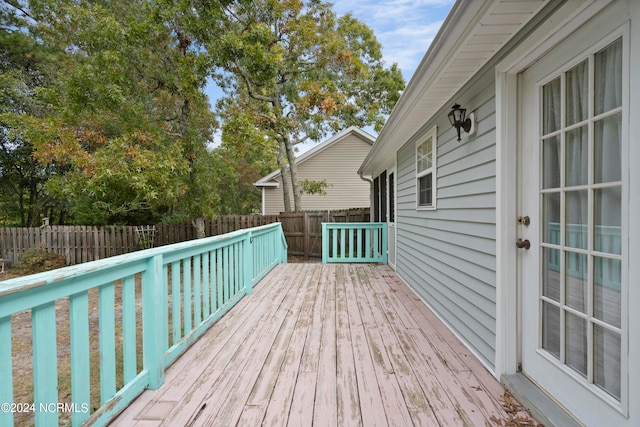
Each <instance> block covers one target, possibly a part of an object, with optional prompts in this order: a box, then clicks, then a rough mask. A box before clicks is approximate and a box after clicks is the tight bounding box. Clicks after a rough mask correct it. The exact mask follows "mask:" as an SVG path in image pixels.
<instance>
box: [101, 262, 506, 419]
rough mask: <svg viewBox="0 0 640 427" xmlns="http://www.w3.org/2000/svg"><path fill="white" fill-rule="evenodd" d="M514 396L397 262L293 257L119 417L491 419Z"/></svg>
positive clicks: (497, 416) (500, 415) (498, 416)
mask: <svg viewBox="0 0 640 427" xmlns="http://www.w3.org/2000/svg"><path fill="white" fill-rule="evenodd" d="M503 393H504V389H503V388H502V386H501V385H500V384H499V383H498V382H497V381H496V380H495V379H494V378H493V376H492V375H491V374H490V373H489V372H488V371H487V370H486V369H485V368H484V366H482V364H481V363H480V362H479V361H478V360H477V359H475V358H474V357H473V356H472V355H471V353H470V352H469V351H468V350H467V349H466V347H465V346H464V345H463V344H462V343H460V341H458V340H457V338H456V337H455V336H454V335H453V334H452V333H451V332H450V331H449V330H448V329H447V328H446V326H445V325H443V324H442V323H441V322H440V321H439V320H438V318H437V317H436V316H435V315H434V314H433V313H432V312H431V311H430V310H429V309H428V308H427V307H426V306H425V305H424V304H423V303H422V302H421V301H420V300H419V299H418V298H417V297H416V295H415V294H414V293H413V292H412V291H411V290H410V289H408V288H407V287H406V286H405V285H404V284H403V283H402V282H401V281H400V279H398V277H397V276H395V274H394V273H393V271H392V270H391V269H390V268H389V267H387V266H377V265H324V266H323V265H321V264H287V265H281V266H278V267H276V268H275V269H274V270H273V271H272V272H271V273H270V274H269V275H268V276H267V277H265V279H264V280H263V281H262V282H261V283H260V284H258V285H257V286H256V287H255V288H254V293H253V294H252V295H250V296H248V297H245V298H244V299H243V300H241V301H240V303H238V305H237V306H236V307H234V308H233V309H232V310H231V311H230V312H229V313H228V314H227V315H225V316H224V317H223V318H222V319H220V321H218V323H216V324H215V325H214V326H213V327H212V328H211V329H210V330H209V331H207V332H206V333H205V334H204V335H203V336H202V337H201V338H200V340H198V342H196V343H195V344H194V345H193V346H192V347H191V348H190V349H189V350H188V351H187V352H186V353H185V354H184V355H183V356H182V357H181V358H179V359H178V360H177V361H176V362H175V363H174V364H173V366H171V367H170V368H169V369H168V370H167V372H166V374H165V384H164V385H163V386H162V387H161V388H160V389H159V390H148V391H146V392H144V393H143V394H142V395H141V396H140V397H139V398H138V399H137V400H136V401H135V402H134V403H133V404H132V405H130V406H129V407H128V408H127V409H126V410H125V411H124V412H123V413H122V414H120V416H119V417H118V418H117V419H116V420H115V421H114V422H113V423H112V425H114V426H133V425H136V426H139V427H140V426H159V425H166V426H174V425H203V426H204V425H224V426H231V425H242V426H257V425H267V426H284V425H290V426H305V425H309V426H310V425H326V426H363V425H364V426H375V425H382V426H386V425H399V426H407V425H424V426H447V425H451V426H461V425H469V426H476V425H487V426H489V425H495V422H493V421H492V420H491V418H492V417H493V418H494V419H498V420H508V419H509V417H510V414H508V413H506V412H505V411H504V409H503V407H502V404H501V402H500V400H499V398H500V397H501V396H502V394H503Z"/></svg>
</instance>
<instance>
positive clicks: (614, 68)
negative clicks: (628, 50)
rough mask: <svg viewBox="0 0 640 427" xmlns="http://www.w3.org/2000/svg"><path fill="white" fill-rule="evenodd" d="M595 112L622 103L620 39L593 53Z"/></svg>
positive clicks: (601, 111)
mask: <svg viewBox="0 0 640 427" xmlns="http://www.w3.org/2000/svg"><path fill="white" fill-rule="evenodd" d="M594 65H595V72H594V78H595V92H594V93H595V113H596V114H601V113H604V112H607V111H609V110H612V109H614V108H617V107H620V106H621V105H622V39H618V40H617V41H615V42H614V43H612V44H610V45H609V46H607V47H606V48H604V49H602V50H601V51H600V52H598V53H596V54H595V60H594Z"/></svg>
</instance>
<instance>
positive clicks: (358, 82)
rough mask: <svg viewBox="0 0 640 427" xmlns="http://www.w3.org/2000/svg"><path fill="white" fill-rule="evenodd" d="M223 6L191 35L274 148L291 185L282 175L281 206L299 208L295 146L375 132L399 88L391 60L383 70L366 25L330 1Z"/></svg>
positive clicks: (260, 0)
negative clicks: (349, 131) (341, 133)
mask: <svg viewBox="0 0 640 427" xmlns="http://www.w3.org/2000/svg"><path fill="white" fill-rule="evenodd" d="M198 5H199V3H198V4H196V10H198V11H200V10H205V9H206V8H203V7H198ZM223 12H224V13H223V14H222V16H218V15H216V16H215V19H214V20H211V21H208V22H206V27H207V30H206V31H205V30H202V31H200V32H198V33H197V34H198V36H199V37H200V38H201V40H202V42H203V44H204V45H205V46H206V48H207V50H208V52H209V54H210V55H211V57H212V62H213V63H214V64H216V65H218V66H219V72H218V74H217V75H216V81H217V82H218V84H219V85H220V86H221V87H222V88H224V90H225V91H226V94H227V97H228V98H231V99H232V101H231V102H230V103H231V104H233V105H238V106H242V107H243V108H244V109H245V110H246V111H245V114H248V115H249V114H250V119H249V121H250V122H251V123H253V124H254V125H255V126H256V127H257V128H258V129H259V130H260V134H261V135H262V136H263V137H265V138H268V139H269V140H270V141H271V142H272V144H274V145H276V146H277V149H278V155H277V159H278V165H279V166H280V169H281V171H283V173H290V174H291V182H292V183H293V188H292V189H289V188H288V185H287V180H283V189H284V202H285V209H286V210H288V211H290V210H292V209H295V210H300V209H301V203H300V194H301V190H300V186H299V183H298V178H297V168H296V163H295V153H294V147H295V145H296V144H299V143H301V142H304V141H306V140H307V139H311V140H320V139H321V138H322V137H323V136H325V135H327V133H329V132H336V131H338V130H340V129H344V128H346V127H348V126H352V125H355V126H360V127H366V126H368V125H374V127H375V128H376V130H379V129H380V128H381V126H382V124H383V122H384V119H385V115H386V114H388V113H389V112H390V111H391V108H392V107H393V105H395V103H396V101H397V99H398V98H399V96H400V91H401V90H402V88H403V87H404V81H403V79H402V75H401V73H400V70H399V69H398V68H397V66H396V64H393V65H391V66H390V67H389V68H385V66H384V61H383V60H382V53H381V46H380V44H379V43H378V42H377V40H376V38H375V36H374V34H373V32H372V31H371V29H369V28H368V27H367V26H366V25H365V24H364V23H362V22H361V21H359V20H357V19H356V18H354V17H353V16H351V15H345V16H341V17H339V16H337V15H336V14H335V13H334V12H333V11H332V9H331V4H330V3H325V2H322V1H319V0H311V1H308V2H306V3H305V2H303V1H300V0H286V1H280V0H250V1H232V2H229V3H228V4H226V5H225V7H224V11H223ZM222 106H223V108H224V107H225V104H222ZM290 191H292V192H293V196H294V197H293V199H294V206H293V207H291V206H290V202H289V200H290V199H289V198H290V194H291V193H290Z"/></svg>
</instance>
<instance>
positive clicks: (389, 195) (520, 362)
mask: <svg viewBox="0 0 640 427" xmlns="http://www.w3.org/2000/svg"><path fill="white" fill-rule="evenodd" d="M454 104H460V105H461V106H462V108H466V111H467V117H469V116H472V117H471V121H470V122H469V123H468V124H469V126H468V127H467V129H468V132H466V131H465V130H464V129H462V132H461V141H458V137H457V134H456V129H455V128H454V127H452V124H451V123H450V120H449V118H448V116H449V114H450V113H452V111H453V109H452V106H453V105H454ZM634 112H635V113H640V1H636V0H613V1H610V0H577V1H548V0H546V1H545V0H529V1H512V0H473V1H471V0H459V1H457V2H456V3H455V5H454V6H453V8H452V10H451V12H450V14H449V16H448V17H447V19H446V21H445V22H444V24H443V26H442V28H441V30H440V32H439V33H438V35H437V36H436V38H435V39H434V41H433V43H432V45H431V46H430V47H429V50H428V51H427V53H426V55H425V57H424V58H423V60H422V62H421V63H420V65H419V67H418V69H417V71H416V73H415V75H414V76H413V78H412V79H411V81H410V82H409V84H408V86H407V88H406V89H405V91H404V93H403V95H402V97H401V98H400V100H399V102H398V104H397V105H396V107H395V109H394V110H393V112H392V114H391V116H390V117H389V119H388V121H387V123H386V125H385V126H384V128H383V129H382V131H381V133H380V135H379V136H378V138H377V140H376V143H375V144H374V146H373V148H372V149H371V152H370V153H369V155H368V156H367V158H366V159H365V160H364V162H363V164H362V166H361V168H360V170H359V173H360V174H361V175H363V177H365V178H368V179H374V180H375V183H374V185H373V186H372V187H373V191H372V197H373V203H372V208H373V211H374V215H372V216H374V217H375V218H374V220H375V219H377V220H382V221H386V222H388V223H389V230H390V231H389V241H390V243H389V260H390V263H391V264H392V266H393V267H394V268H395V270H396V272H397V274H398V275H399V276H400V277H401V278H402V280H404V281H405V282H406V283H407V285H409V286H410V287H411V288H412V289H413V290H414V291H415V292H416V294H417V295H418V296H419V297H420V298H422V300H423V301H424V302H425V303H426V304H428V305H429V306H430V307H431V308H432V309H433V310H434V311H435V312H436V313H437V315H438V316H439V317H440V318H441V319H442V320H443V321H444V322H445V323H446V324H447V325H448V326H449V327H450V328H451V329H452V330H453V331H454V332H455V333H456V334H457V335H458V336H459V337H460V339H462V341H463V342H464V343H465V344H466V345H467V347H468V348H469V349H470V351H472V352H473V354H474V355H475V356H476V357H477V358H478V359H479V360H481V361H482V362H483V364H484V365H485V366H486V367H487V369H489V370H490V371H491V372H492V373H493V374H494V375H495V376H496V378H499V379H501V380H502V381H503V382H504V383H505V384H506V385H507V387H509V388H510V389H511V390H513V392H514V393H516V394H517V397H518V398H520V399H524V400H527V399H531V400H532V402H530V403H528V404H530V405H534V406H537V408H538V409H540V412H534V413H535V414H536V415H537V416H538V417H541V420H544V422H545V423H548V424H549V425H552V424H553V423H557V424H559V425H571V424H569V423H570V422H571V421H572V420H571V418H573V419H575V420H579V421H580V422H581V423H584V424H585V425H587V426H640V363H638V361H640V282H639V280H640V279H639V278H640V262H639V261H640V221H637V220H634V218H636V219H637V218H638V212H640V167H638V165H640V137H639V136H638V135H640V120H638V119H637V118H635V117H634V116H633V114H635V113H634ZM382 190H385V191H382ZM634 212H635V213H634ZM540 391H542V393H541V392H540ZM538 397H540V400H537V399H538ZM549 397H550V399H549ZM545 399H546V400H545ZM554 408H555V409H556V410H558V409H559V408H564V410H563V411H562V412H559V413H558V415H556V413H555V412H553V411H554ZM568 414H570V416H568ZM562 417H564V418H562Z"/></svg>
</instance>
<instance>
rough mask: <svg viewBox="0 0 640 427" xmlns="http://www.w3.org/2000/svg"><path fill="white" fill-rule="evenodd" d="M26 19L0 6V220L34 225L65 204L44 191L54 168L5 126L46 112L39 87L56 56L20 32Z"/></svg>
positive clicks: (51, 75)
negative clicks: (35, 156) (43, 163)
mask: <svg viewBox="0 0 640 427" xmlns="http://www.w3.org/2000/svg"><path fill="white" fill-rule="evenodd" d="M10 3H14V2H10ZM16 6H20V5H19V4H18V3H16ZM27 23H28V18H27V17H26V16H25V14H24V13H23V12H21V10H20V9H19V8H17V7H14V6H10V5H9V4H8V3H4V4H2V5H0V223H3V224H7V225H18V226H33V225H39V224H40V219H41V216H53V215H54V214H55V215H56V217H57V219H60V218H64V215H65V209H64V206H63V205H61V204H60V203H57V202H56V201H55V200H53V199H52V198H51V197H50V196H48V195H47V193H46V192H45V191H44V185H45V183H46V181H47V180H48V179H49V177H50V176H52V175H53V174H55V173H57V172H59V171H58V170H57V169H56V168H55V167H51V166H48V167H45V166H43V165H41V164H39V163H38V162H37V161H36V160H35V159H34V157H33V145H32V144H31V142H30V141H28V140H24V139H23V138H20V137H19V136H18V135H15V134H13V133H12V132H11V127H10V126H11V122H12V121H13V120H12V119H14V118H15V117H16V116H20V115H29V116H33V117H44V116H45V115H46V114H47V103H46V102H45V100H44V99H43V97H42V88H43V87H45V86H47V85H49V84H51V81H52V80H53V79H55V76H56V75H57V67H56V63H57V59H58V58H56V55H55V54H54V53H52V52H51V51H50V50H48V49H47V48H46V46H43V45H41V44H39V43H37V42H36V40H34V39H33V38H32V37H30V36H29V35H28V34H26V33H25V32H24V31H21V29H22V28H24V27H25V25H27ZM52 219H53V218H52Z"/></svg>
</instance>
